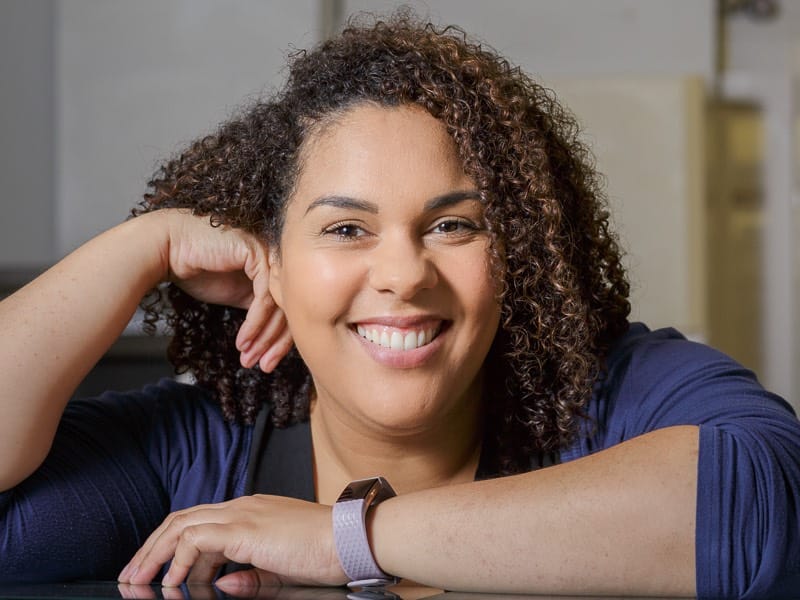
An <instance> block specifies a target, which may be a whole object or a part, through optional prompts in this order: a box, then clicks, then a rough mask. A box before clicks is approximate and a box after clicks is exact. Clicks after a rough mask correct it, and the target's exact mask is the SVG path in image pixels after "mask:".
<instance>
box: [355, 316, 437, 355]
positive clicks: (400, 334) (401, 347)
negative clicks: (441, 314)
mask: <svg viewBox="0 0 800 600" xmlns="http://www.w3.org/2000/svg"><path fill="white" fill-rule="evenodd" d="M444 327H445V322H444V321H437V322H432V323H426V324H425V325H419V326H415V327H392V326H389V325H382V324H380V325H379V324H376V323H357V324H355V325H354V329H355V331H356V333H358V335H360V336H361V337H362V338H364V339H365V340H367V341H368V342H371V343H373V344H375V345H376V346H380V347H382V348H386V349H388V350H395V351H408V350H416V349H417V348H422V347H423V346H427V345H428V344H430V343H431V342H432V341H433V340H435V339H436V337H437V336H438V335H439V334H440V333H441V332H442V330H443V329H444Z"/></svg>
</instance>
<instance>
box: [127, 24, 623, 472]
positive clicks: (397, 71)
mask: <svg viewBox="0 0 800 600" xmlns="http://www.w3.org/2000/svg"><path fill="white" fill-rule="evenodd" d="M364 102H371V103H377V104H379V105H383V106H387V107H392V106H401V105H406V104H413V105H418V106H421V107H423V108H424V109H425V110H427V111H428V112H429V113H430V114H431V115H433V116H434V117H435V118H437V119H439V120H440V121H441V122H442V123H444V125H445V126H446V128H447V130H448V132H449V134H450V135H451V136H452V139H453V140H454V142H455V146H456V149H457V152H458V154H459V156H460V158H461V159H462V161H463V164H464V168H465V171H466V172H467V173H468V174H469V175H470V176H471V177H472V178H473V179H474V181H475V182H476V184H477V186H478V189H479V190H480V193H481V195H482V198H483V200H484V202H485V204H486V222H487V226H488V227H489V231H490V233H491V236H492V242H493V243H492V249H491V251H490V253H491V256H490V260H491V261H492V262H493V264H494V266H495V267H496V268H497V272H498V273H502V274H503V276H502V280H501V281H500V282H499V284H498V297H499V300H500V303H501V307H502V316H501V325H500V329H499V330H498V332H497V335H496V338H495V340H494V343H493V345H492V348H491V350H490V352H489V355H488V356H487V358H486V363H485V369H486V370H485V381H486V382H487V385H486V388H487V389H486V398H485V406H486V409H485V410H486V413H485V414H486V418H485V432H484V445H485V448H486V450H485V452H488V456H489V457H490V459H491V462H492V463H493V467H494V468H495V469H496V470H497V471H498V472H499V473H503V474H508V473H514V472H519V471H524V470H527V469H529V468H530V464H531V460H532V459H535V458H536V457H541V456H542V455H543V454H545V453H552V452H555V451H557V450H558V449H560V448H563V447H565V446H566V445H568V444H569V443H571V442H572V440H573V439H574V437H575V436H576V435H577V434H578V431H579V429H580V423H581V421H582V420H583V416H584V414H585V411H584V407H585V405H586V403H587V402H588V400H589V398H590V397H591V394H592V388H593V386H594V384H595V383H596V382H597V380H598V378H600V377H602V373H603V365H604V359H605V356H606V354H607V352H608V349H609V347H610V345H611V343H612V342H613V341H614V340H615V339H616V338H617V337H618V336H619V335H620V334H621V333H623V332H624V331H625V329H626V328H627V316H628V313H629V310H630V307H629V303H628V300H627V297H628V292H629V286H628V283H627V280H626V277H625V273H624V270H623V267H622V264H621V252H620V249H619V247H618V245H617V242H616V240H615V238H614V236H613V235H612V233H611V232H610V230H609V214H608V211H607V209H606V207H605V206H606V202H605V196H604V193H603V189H602V181H601V179H600V177H599V175H598V174H597V173H596V172H595V170H594V164H593V158H592V155H591V153H590V152H589V151H588V149H587V148H586V146H585V145H584V144H583V143H582V142H581V141H580V139H579V130H578V126H577V124H576V121H575V119H574V118H573V117H572V116H571V115H570V114H569V113H568V112H567V111H566V110H564V109H563V108H562V107H561V106H560V105H559V103H558V102H557V101H556V98H555V96H554V94H553V93H552V92H551V91H549V90H547V89H546V88H543V87H542V86H540V85H538V84H536V83H535V82H533V81H532V80H531V79H530V78H529V77H527V76H526V75H525V74H524V73H522V72H521V71H520V70H519V69H518V68H515V67H513V66H511V65H510V64H509V63H508V62H507V61H506V60H504V59H503V58H501V57H499V56H498V55H497V54H496V53H495V52H493V51H492V50H490V49H488V48H486V47H485V46H481V45H480V44H476V43H473V42H470V41H469V40H468V39H467V38H466V35H465V34H464V33H463V32H462V31H461V30H459V29H457V28H454V27H448V28H446V29H437V28H436V27H435V26H433V25H430V24H420V23H419V22H417V20H416V19H415V18H414V17H413V15H410V14H409V13H406V12H400V13H397V14H395V15H394V16H393V17H391V18H390V19H388V20H387V21H379V20H378V21H375V22H372V23H367V24H363V23H359V22H356V21H351V23H350V24H349V26H348V28H347V29H345V30H344V32H343V33H342V34H341V35H339V36H338V37H336V38H334V39H331V40H328V41H326V42H324V43H323V44H321V45H320V46H319V47H318V48H317V49H315V50H314V51H311V52H305V51H301V52H297V53H296V54H295V55H294V56H293V57H292V64H291V70H290V74H289V79H288V82H287V84H286V86H285V88H284V90H283V91H282V92H281V93H280V94H278V95H277V96H276V97H275V98H273V99H272V100H270V101H260V102H256V103H255V104H253V105H252V106H250V107H248V108H246V109H245V110H243V111H242V112H241V114H240V115H238V116H236V117H234V118H232V119H230V120H229V121H227V122H226V123H224V124H222V125H221V126H220V127H219V129H218V130H217V131H216V133H214V134H212V135H209V136H206V137H204V138H202V139H200V140H197V141H195V142H194V143H192V144H191V145H190V146H189V147H188V148H187V149H186V150H185V151H183V152H182V153H180V154H179V155H177V156H175V157H174V158H172V159H171V160H169V161H168V162H166V163H165V164H164V165H163V166H162V167H161V168H160V169H159V170H158V171H157V173H156V174H155V175H154V177H153V179H152V180H151V181H150V182H149V190H148V192H147V193H146V194H145V196H144V200H143V201H142V202H141V203H140V205H139V206H138V207H137V208H136V209H134V211H133V214H134V215H138V214H141V213H143V212H148V211H152V210H156V209H160V208H165V207H183V208H188V209H191V210H192V211H193V212H194V213H195V214H199V215H207V216H209V217H210V219H211V220H212V223H214V224H219V225H225V226H230V227H238V228H242V229H245V230H247V231H250V232H252V233H255V234H257V235H260V236H263V238H264V239H266V240H268V241H269V242H270V243H272V244H277V243H278V241H279V238H280V231H281V227H282V220H283V215H284V211H285V204H286V200H287V198H289V197H290V196H291V191H292V186H293V184H294V182H295V180H296V177H297V173H298V170H299V168H300V165H299V162H300V161H299V153H300V150H301V147H302V145H303V142H304V141H305V140H306V139H308V137H309V136H310V135H313V131H314V130H313V128H314V126H315V125H316V124H319V123H324V122H325V121H326V120H328V119H331V118H333V119H335V118H336V116H337V115H341V114H342V113H343V112H344V111H346V110H347V109H349V108H351V107H353V106H356V105H358V104H360V103H364ZM143 307H144V308H145V310H146V312H147V314H148V322H149V323H150V324H151V325H153V324H154V323H155V322H156V321H157V320H158V319H159V318H162V319H165V320H166V322H167V324H168V326H169V327H170V328H171V330H172V332H173V338H172V341H171V344H170V347H169V351H168V354H169V358H170V360H171V361H172V362H173V364H174V365H175V367H176V369H177V371H178V372H181V371H188V370H190V371H192V373H193V374H194V375H195V377H196V378H197V381H198V384H199V385H201V386H204V387H206V388H209V389H211V390H212V391H213V392H214V393H215V394H216V397H217V399H218V401H219V403H220V405H221V406H222V410H223V412H224V414H225V415H226V417H228V418H230V419H235V418H240V419H243V420H245V421H247V422H251V421H252V420H253V419H254V417H255V414H256V413H257V412H258V410H259V409H260V408H261V406H262V405H263V403H264V402H267V403H269V404H270V406H271V418H272V420H273V422H274V423H275V425H276V426H286V425H287V424H290V423H293V422H296V421H300V420H304V419H307V418H308V410H309V389H310V386H311V380H310V375H309V372H308V369H307V368H306V366H305V364H304V363H303V361H302V359H301V358H300V357H299V355H298V354H297V352H296V351H292V352H291V353H290V355H289V356H287V357H286V358H285V359H284V360H283V361H282V362H281V363H280V365H279V366H278V368H277V369H276V370H275V371H274V372H273V373H272V374H269V375H267V374H264V373H261V372H260V371H258V370H246V369H243V368H242V367H241V366H240V365H239V362H238V354H237V353H236V351H235V348H234V339H235V337H236V333H237V331H238V328H239V326H240V325H241V323H242V321H243V319H244V313H243V311H241V310H236V309H231V308H227V307H221V306H212V305H208V304H203V303H200V302H198V301H196V300H194V299H193V298H191V297H189V296H188V295H186V294H185V293H183V292H182V291H181V290H179V289H178V288H177V287H175V286H167V288H166V289H160V290H155V291H154V292H152V293H151V294H150V295H149V296H148V297H147V298H146V299H145V300H144V301H143Z"/></svg>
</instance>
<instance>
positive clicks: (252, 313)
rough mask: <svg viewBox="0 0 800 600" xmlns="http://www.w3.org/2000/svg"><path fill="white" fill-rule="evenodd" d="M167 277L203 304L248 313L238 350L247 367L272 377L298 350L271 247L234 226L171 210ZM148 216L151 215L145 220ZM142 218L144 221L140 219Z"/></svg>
mask: <svg viewBox="0 0 800 600" xmlns="http://www.w3.org/2000/svg"><path fill="white" fill-rule="evenodd" d="M152 215H153V216H154V217H155V216H158V217H164V218H165V219H166V223H167V227H168V238H167V239H168V247H167V249H166V252H165V257H164V262H165V266H166V275H165V278H166V279H167V280H169V281H171V282H172V283H174V284H176V285H177V286H179V287H180V288H181V289H182V290H183V291H185V292H186V293H188V294H189V295H191V296H193V297H194V298H197V299H198V300H200V301H202V302H207V303H210V304H221V305H225V306H232V307H235V308H242V309H245V310H247V317H246V318H245V321H244V323H243V324H242V327H241V328H240V330H239V334H238V336H237V338H236V348H237V349H238V350H239V351H240V352H241V359H240V360H241V363H242V365H243V366H244V367H247V368H249V367H252V366H254V365H255V364H258V365H259V367H260V368H261V370H262V371H265V372H269V371H271V370H272V369H274V368H275V366H276V365H277V364H278V362H279V361H280V360H281V359H282V358H283V357H284V356H285V355H286V353H287V352H288V351H289V349H290V348H291V345H292V339H291V335H290V334H289V330H288V327H287V326H286V319H285V316H284V314H283V311H282V310H281V309H280V308H279V307H278V306H276V304H275V302H274V300H273V299H272V296H271V294H270V292H269V247H268V246H267V244H266V242H265V241H263V240H261V239H259V238H257V237H256V236H254V235H252V234H250V233H248V232H246V231H243V230H241V229H235V228H232V227H227V226H224V225H221V226H212V225H211V222H210V219H209V217H198V216H194V215H191V214H190V213H189V212H188V211H185V210H178V209H169V210H164V211H159V212H158V213H152ZM145 217H147V215H145ZM140 218H141V217H140Z"/></svg>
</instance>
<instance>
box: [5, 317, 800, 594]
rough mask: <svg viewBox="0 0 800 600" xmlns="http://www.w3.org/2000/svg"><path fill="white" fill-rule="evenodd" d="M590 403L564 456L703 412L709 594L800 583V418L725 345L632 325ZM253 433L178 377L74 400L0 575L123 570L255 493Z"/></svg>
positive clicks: (18, 499)
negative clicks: (210, 506) (165, 524)
mask: <svg viewBox="0 0 800 600" xmlns="http://www.w3.org/2000/svg"><path fill="white" fill-rule="evenodd" d="M587 410H588V413H589V416H590V417H591V419H590V421H587V422H586V427H585V429H584V432H583V433H584V435H581V436H579V438H578V440H577V441H576V443H575V444H574V445H573V446H572V447H570V448H568V449H565V450H563V451H562V452H561V455H560V457H559V458H560V460H561V462H567V461H570V460H574V459H576V458H579V457H581V456H586V455H588V454H591V453H593V452H597V451H599V450H602V449H604V448H608V447H610V446H613V445H615V444H618V443H620V442H622V441H624V440H627V439H630V438H632V437H635V436H637V435H641V434H643V433H646V432H648V431H653V430H655V429H659V428H663V427H669V426H672V425H687V424H689V425H699V426H700V452H699V466H698V495H697V531H696V567H697V593H698V596H699V597H706V598H721V597H730V598H735V597H746V598H750V597H752V598H757V597H768V596H775V595H787V596H788V595H794V594H799V593H800V422H798V420H797V419H796V418H795V416H794V413H793V411H792V409H791V408H790V406H789V405H788V404H787V403H786V402H784V401H783V400H782V399H780V398H779V397H777V396H775V395H774V394H771V393H769V392H766V391H765V390H764V389H763V388H762V387H761V386H760V385H759V384H758V382H757V381H756V379H755V377H754V376H753V375H752V373H750V372H749V371H747V370H745V369H744V368H742V367H741V366H740V365H738V364H737V363H735V362H734V361H732V360H731V359H730V358H728V357H726V356H724V355H723V354H721V353H719V352H717V351H715V350H713V349H711V348H708V347H707V346H703V345H700V344H696V343H692V342H688V341H687V340H685V339H684V338H683V337H682V336H681V335H680V334H678V333H677V332H676V331H674V330H671V329H664V330H658V331H653V332H651V331H649V330H648V329H647V328H646V327H644V326H643V325H640V324H635V325H632V326H631V328H630V330H629V331H628V333H627V334H626V335H625V336H623V338H622V339H620V340H619V342H618V343H617V344H616V345H615V346H614V348H613V349H612V352H611V353H610V355H609V358H608V374H607V376H606V377H605V378H604V380H603V381H602V382H600V383H598V384H597V385H596V386H595V389H594V394H593V397H592V399H591V401H590V403H589V405H588V407H587ZM262 421H263V420H262ZM254 435H256V436H258V432H257V431H255V428H254V427H252V426H244V425H238V424H235V423H228V422H226V421H225V420H224V419H223V418H222V416H221V414H220V411H219V409H218V407H217V405H216V404H215V403H214V401H213V399H212V398H211V397H210V396H209V395H208V394H207V393H206V392H204V391H202V390H200V389H199V388H197V387H193V386H188V385H183V384H179V383H176V382H174V381H170V380H163V381H161V382H160V383H158V384H157V385H154V386H148V387H146V388H145V389H143V390H142V391H140V392H128V393H106V394H104V395H103V396H101V397H100V398H98V399H92V400H81V401H74V402H72V403H70V404H69V405H68V407H67V409H66V411H65V413H64V417H63V419H62V421H61V424H60V426H59V429H58V433H57V435H56V439H55V442H54V444H53V448H52V450H51V452H50V455H49V456H48V458H47V459H46V461H45V462H44V464H43V465H42V466H41V467H40V468H39V469H38V470H37V471H36V472H35V473H34V474H33V475H31V477H29V478H28V479H27V480H25V481H24V482H23V483H21V484H20V485H19V486H17V487H16V488H15V489H13V490H10V491H8V492H4V493H2V494H0V582H21V581H38V582H41V581H69V580H74V579H93V580H99V579H114V578H115V577H116V575H117V573H118V572H119V570H120V569H121V568H122V566H124V565H125V564H126V563H127V561H128V560H129V559H130V557H131V556H133V554H134V553H135V552H136V550H137V549H138V548H139V546H140V545H141V544H142V543H143V542H144V540H145V539H146V538H147V536H148V535H149V533H150V532H151V531H152V530H153V529H155V528H156V527H157V526H158V525H159V524H160V523H161V521H162V520H163V519H164V517H166V515H167V514H168V513H170V512H171V511H175V510H179V509H182V508H186V507H189V506H193V505H196V504H201V503H212V502H220V501H223V500H228V499H230V498H235V497H237V496H241V495H242V494H244V493H245V487H246V483H247V481H248V459H249V455H250V452H251V446H252V445H253V438H254ZM307 443H308V445H309V447H310V444H311V440H310V436H309V437H308V441H307ZM298 476H299V477H301V478H304V479H309V478H310V477H311V473H310V472H309V473H303V474H298ZM251 477H252V474H251ZM656 518H657V517H656Z"/></svg>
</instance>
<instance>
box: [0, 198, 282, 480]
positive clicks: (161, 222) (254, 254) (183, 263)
mask: <svg viewBox="0 0 800 600" xmlns="http://www.w3.org/2000/svg"><path fill="white" fill-rule="evenodd" d="M165 280H171V281H174V282H176V283H178V284H179V285H181V287H183V288H184V289H185V290H186V291H187V292H189V293H190V294H192V295H194V296H195V297H197V298H199V299H200V300H203V301H206V302H212V303H216V304H228V305H230V306H236V307H240V308H247V309H248V313H247V318H246V320H245V322H244V324H243V325H242V328H241V329H240V331H239V337H238V339H237V346H238V347H239V349H240V350H243V352H242V358H241V360H242V363H243V364H244V365H245V366H248V367H249V366H252V365H254V364H255V363H256V362H260V365H261V367H262V369H265V370H269V369H271V368H272V367H273V366H274V364H276V363H277V361H278V360H279V359H280V358H281V357H282V356H283V354H284V353H285V352H286V351H287V350H288V348H289V346H290V344H291V340H290V338H289V335H288V332H287V331H286V330H285V326H284V321H283V315H282V313H281V312H280V311H277V310H275V308H274V304H273V302H272V299H271V297H270V295H269V286H268V260H267V248H266V247H265V246H264V244H263V243H262V242H260V241H259V240H258V239H256V238H255V237H253V236H251V235H249V234H246V233H244V232H241V231H238V230H234V229H230V228H226V227H211V226H210V225H209V222H208V219H207V218H203V217H193V216H191V215H189V214H188V213H187V212H185V211H179V210H166V211H158V212H154V213H150V214H146V215H143V216H141V217H138V218H136V219H133V220H131V221H127V222H126V223H123V224H122V225H119V226H117V227H115V228H114V229H111V230H110V231H107V232H105V233H103V234H102V235H100V236H98V237H97V238H95V239H93V240H91V241H90V242H88V243H87V244H85V245H84V246H82V247H81V248H79V249H78V250H76V251H75V252H73V253H72V254H70V255H69V256H67V257H66V258H65V259H64V260H62V261H61V262H60V263H58V264H57V265H56V266H54V267H53V268H52V269H50V270H49V271H47V272H46V273H44V274H43V275H42V276H40V277H39V278H37V279H36V280H35V281H33V282H32V283H30V284H29V285H27V286H26V287H24V288H23V289H21V290H19V291H18V292H17V293H16V294H14V295H12V296H10V297H9V298H7V299H6V300H4V301H3V302H2V303H0V332H1V333H2V336H3V344H2V346H0V378H2V380H3V382H4V386H3V390H2V392H0V412H2V414H3V415H4V417H5V418H4V419H3V420H2V422H0V490H5V489H9V488H11V487H13V486H14V485H16V484H17V483H19V482H20V481H22V480H23V479H24V478H25V477H27V476H28V475H30V474H31V473H32V472H33V471H34V470H35V469H36V468H37V467H38V466H39V465H40V464H41V463H42V461H43V460H44V457H45V456H46V455H47V452H48V450H49V449H50V445H51V444H52V441H53V436H54V434H55V431H56V427H57V425H58V422H59V419H60V418H61V414H62V412H63V410H64V406H65V405H66V403H67V400H68V399H69V398H70V396H71V395H72V392H73V391H74V389H75V388H76V387H77V385H78V383H79V382H80V381H81V379H82V378H83V377H85V376H86V374H87V373H88V372H89V370H90V369H91V368H92V366H93V365H94V364H95V363H96V362H97V360H98V359H99V358H100V357H101V356H102V355H103V353H104V352H105V351H106V350H107V349H108V348H109V346H110V345H111V344H112V343H113V342H114V340H115V339H116V338H117V336H118V335H119V334H120V333H121V332H122V330H123V329H124V327H125V325H126V324H127V323H128V321H129V320H130V318H131V316H132V315H133V313H134V311H135V309H136V306H137V304H138V303H139V300H140V299H141V298H142V296H143V295H144V294H145V293H146V292H147V291H148V290H149V289H151V288H152V287H153V286H155V285H156V284H158V283H159V282H161V281H165ZM268 350H269V351H268Z"/></svg>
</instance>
